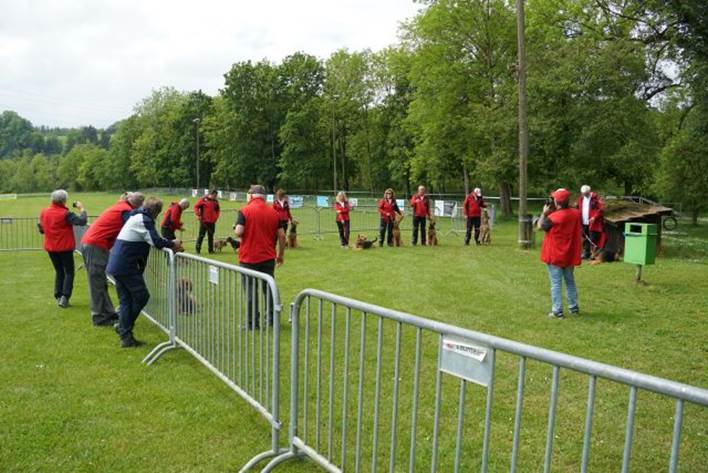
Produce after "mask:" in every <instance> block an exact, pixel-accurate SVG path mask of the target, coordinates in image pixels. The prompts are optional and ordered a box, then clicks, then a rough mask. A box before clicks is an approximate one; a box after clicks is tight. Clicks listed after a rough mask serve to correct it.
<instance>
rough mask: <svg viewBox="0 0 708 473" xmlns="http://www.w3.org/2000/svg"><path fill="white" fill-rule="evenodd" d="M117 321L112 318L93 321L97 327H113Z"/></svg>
mask: <svg viewBox="0 0 708 473" xmlns="http://www.w3.org/2000/svg"><path fill="white" fill-rule="evenodd" d="M115 322H116V321H115V320H114V319H113V317H112V316H108V317H103V318H100V319H93V325H94V326H96V327H112V326H113V325H114V324H115Z"/></svg>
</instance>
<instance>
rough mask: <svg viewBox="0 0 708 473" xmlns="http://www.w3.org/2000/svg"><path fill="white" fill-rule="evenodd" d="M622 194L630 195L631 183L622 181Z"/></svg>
mask: <svg viewBox="0 0 708 473" xmlns="http://www.w3.org/2000/svg"><path fill="white" fill-rule="evenodd" d="M624 195H632V183H631V182H630V181H624Z"/></svg>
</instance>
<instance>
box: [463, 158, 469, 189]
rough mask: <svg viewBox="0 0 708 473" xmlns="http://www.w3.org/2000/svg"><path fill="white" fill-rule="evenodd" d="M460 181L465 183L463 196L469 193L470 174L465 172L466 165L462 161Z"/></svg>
mask: <svg viewBox="0 0 708 473" xmlns="http://www.w3.org/2000/svg"><path fill="white" fill-rule="evenodd" d="M462 180H463V182H464V183H465V195H467V194H469V193H470V173H469V172H467V165H466V164H465V162H464V161H462Z"/></svg>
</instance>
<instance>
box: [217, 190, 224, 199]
mask: <svg viewBox="0 0 708 473" xmlns="http://www.w3.org/2000/svg"><path fill="white" fill-rule="evenodd" d="M216 196H217V197H218V198H219V199H223V198H224V191H216Z"/></svg>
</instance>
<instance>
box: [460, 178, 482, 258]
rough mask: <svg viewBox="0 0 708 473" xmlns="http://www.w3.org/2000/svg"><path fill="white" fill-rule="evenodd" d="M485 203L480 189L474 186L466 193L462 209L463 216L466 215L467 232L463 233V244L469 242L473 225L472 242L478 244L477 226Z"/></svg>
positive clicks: (479, 223)
mask: <svg viewBox="0 0 708 473" xmlns="http://www.w3.org/2000/svg"><path fill="white" fill-rule="evenodd" d="M486 206H487V204H485V203H484V198H483V197H482V189H480V188H479V187H475V189H474V190H473V191H472V192H470V193H469V194H467V197H466V198H465V203H464V205H463V211H464V214H465V217H467V232H466V233H465V245H469V244H470V237H471V236H472V227H474V242H475V244H477V245H479V226H480V225H481V218H482V208H483V207H486Z"/></svg>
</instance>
